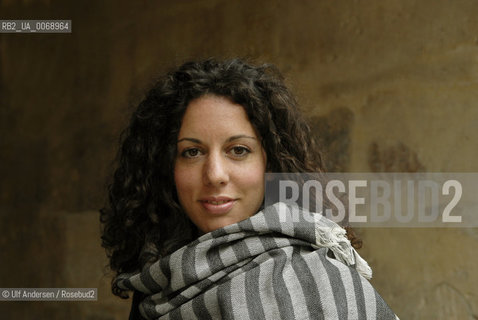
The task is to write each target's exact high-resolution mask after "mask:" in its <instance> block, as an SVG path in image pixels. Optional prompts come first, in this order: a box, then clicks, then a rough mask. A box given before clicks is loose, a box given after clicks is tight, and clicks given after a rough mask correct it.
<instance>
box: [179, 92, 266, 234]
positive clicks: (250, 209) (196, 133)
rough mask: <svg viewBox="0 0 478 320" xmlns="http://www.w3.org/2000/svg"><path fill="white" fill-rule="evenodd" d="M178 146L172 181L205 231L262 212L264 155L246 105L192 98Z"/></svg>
mask: <svg viewBox="0 0 478 320" xmlns="http://www.w3.org/2000/svg"><path fill="white" fill-rule="evenodd" d="M177 150H178V151H177V156H176V160H175V166H174V181H175V183H176V191H177V194H178V198H179V202H180V204H181V206H182V207H183V209H184V211H185V212H186V214H187V215H188V216H189V218H190V219H191V220H192V222H193V223H194V224H195V225H196V226H197V227H198V228H199V229H200V230H201V231H202V232H209V231H213V230H215V229H218V228H221V227H224V226H227V225H230V224H233V223H236V222H239V221H241V220H244V219H246V218H248V217H250V216H252V215H253V214H255V213H256V212H257V211H258V210H259V207H260V206H261V204H262V200H263V198H264V173H265V168H266V154H265V151H264V149H263V148H262V144H261V141H260V137H258V135H257V134H256V132H255V130H254V128H253V126H252V124H251V123H250V122H249V119H248V117H247V114H246V112H245V110H244V108H243V107H242V106H240V105H238V104H234V103H232V102H231V101H229V100H227V99H225V98H222V97H218V96H212V95H207V96H203V97H200V98H198V99H196V100H193V101H191V102H190V103H189V105H188V107H187V109H186V112H185V114H184V117H183V120H182V124H181V128H180V131H179V135H178V142H177Z"/></svg>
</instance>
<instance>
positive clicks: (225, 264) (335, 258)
mask: <svg viewBox="0 0 478 320" xmlns="http://www.w3.org/2000/svg"><path fill="white" fill-rule="evenodd" d="M371 275H372V274H371V269H370V267H369V266H368V265H367V263H366V262H365V260H363V259H362V258H361V257H360V256H359V255H358V254H357V252H356V251H355V250H354V249H353V248H352V246H351V245H350V242H349V241H348V240H347V238H346V235H345V230H344V229H343V228H341V227H340V226H338V225H337V224H335V223H334V222H332V221H330V220H328V219H326V218H324V217H323V216H322V215H320V214H314V213H310V212H308V211H303V210H300V209H299V208H298V207H291V206H288V205H285V204H283V203H278V204H275V205H273V206H270V207H267V208H266V209H264V210H263V211H260V212H258V213H257V214H256V215H254V216H252V217H250V218H249V219H246V220H243V221H241V222H239V223H236V224H232V225H229V226H226V227H224V228H220V229H217V230H215V231H212V232H210V233H207V234H204V235H203V236H201V237H200V238H198V239H197V240H195V241H193V242H192V243H190V244H188V245H186V246H184V247H182V248H181V249H179V250H177V251H175V252H174V253H172V254H170V255H168V256H165V257H163V258H161V259H159V260H158V261H157V262H155V263H152V264H150V265H148V266H146V267H145V268H143V270H142V271H141V272H136V273H130V274H121V275H119V276H118V277H117V279H116V281H117V285H118V286H119V287H120V288H122V289H125V290H136V291H139V292H142V293H143V294H145V296H146V298H145V299H144V300H143V301H142V302H141V303H140V307H139V309H140V312H141V313H142V315H143V316H144V317H145V318H147V319H396V316H395V315H394V313H393V312H392V311H391V310H390V308H389V307H388V305H387V304H386V303H385V302H384V300H383V299H382V298H381V297H380V296H379V295H378V293H377V292H376V291H375V290H374V288H373V287H372V286H371V284H370V283H369V282H368V281H367V280H366V279H365V278H370V277H371Z"/></svg>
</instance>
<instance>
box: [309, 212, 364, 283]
mask: <svg viewBox="0 0 478 320" xmlns="http://www.w3.org/2000/svg"><path fill="white" fill-rule="evenodd" d="M315 235H316V245H317V246H318V247H325V248H328V249H330V250H331V251H332V252H333V253H334V255H335V258H336V259H337V260H339V261H340V262H342V263H345V264H346V265H348V266H355V269H356V270H357V272H358V273H360V275H362V276H363V277H364V278H365V279H371V278H372V268H370V266H369V265H368V263H367V261H365V259H363V258H362V257H361V256H360V255H359V254H358V252H357V251H356V250H355V249H354V248H353V247H352V245H351V244H350V241H349V239H347V235H346V231H345V229H344V228H342V227H340V226H339V225H338V224H336V223H334V222H333V221H331V220H328V219H326V218H325V217H324V216H322V215H321V214H315Z"/></svg>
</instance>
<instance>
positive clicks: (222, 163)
mask: <svg viewBox="0 0 478 320" xmlns="http://www.w3.org/2000/svg"><path fill="white" fill-rule="evenodd" d="M203 179H204V184H205V185H207V186H214V187H220V186H224V185H226V184H227V183H228V182H229V172H228V168H227V159H226V157H224V156H223V155H222V154H221V153H220V152H212V153H210V154H209V155H208V157H207V160H206V162H205V164H204V172H203Z"/></svg>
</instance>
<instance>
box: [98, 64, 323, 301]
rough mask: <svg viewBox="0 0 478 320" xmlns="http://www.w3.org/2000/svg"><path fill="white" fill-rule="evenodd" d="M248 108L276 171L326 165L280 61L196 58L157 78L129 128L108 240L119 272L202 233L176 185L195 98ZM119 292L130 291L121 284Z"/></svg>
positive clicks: (113, 189)
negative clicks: (183, 130)
mask: <svg viewBox="0 0 478 320" xmlns="http://www.w3.org/2000/svg"><path fill="white" fill-rule="evenodd" d="M206 94H209V95H216V96H220V97H225V98H228V99H230V100H231V101H232V102H234V103H236V104H239V105H241V106H243V107H244V109H245V111H246V113H247V116H248V117H249V120H250V122H251V123H252V125H253V127H254V128H255V129H256V130H257V132H258V134H259V135H260V137H261V139H262V145H263V148H264V150H265V152H266V154H267V171H269V172H322V171H323V168H322V160H321V156H320V153H319V152H318V150H317V147H316V145H315V142H314V140H313V138H312V134H311V132H310V128H309V126H308V125H307V124H306V122H305V120H304V119H303V116H302V114H301V113H300V111H299V109H298V105H297V102H296V100H295V98H294V96H293V95H292V94H291V93H290V91H289V90H288V89H287V87H286V86H285V84H284V82H283V78H282V76H281V75H280V73H279V72H278V70H277V69H276V68H275V67H274V66H272V65H260V66H255V65H252V64H249V63H247V62H244V61H242V60H240V59H232V60H226V61H218V60H215V59H208V60H204V61H199V62H197V61H196V62H188V63H185V64H183V65H182V66H180V67H179V68H178V69H176V70H174V71H172V72H170V73H168V74H166V76H164V77H163V78H161V79H160V80H159V81H157V82H156V83H155V85H154V86H153V88H152V89H151V90H150V91H149V92H148V93H147V95H146V97H145V99H144V100H143V101H142V102H141V103H140V104H139V106H138V108H137V110H136V111H135V112H134V113H133V115H132V118H131V121H130V124H129V127H128V128H126V130H125V131H124V132H123V133H122V139H121V140H122V142H121V148H120V150H119V153H118V165H117V169H116V171H115V173H114V177H113V181H112V183H111V184H110V185H109V203H108V205H107V206H105V207H104V208H103V209H101V210H100V212H101V215H100V220H101V222H102V224H103V234H102V237H101V238H102V245H103V247H104V248H106V250H107V253H108V256H109V259H110V260H109V262H110V268H111V269H112V270H113V271H115V272H116V275H118V274H120V273H124V272H132V271H135V270H137V269H140V268H142V267H143V266H144V265H145V264H147V263H149V262H152V261H155V260H157V259H158V258H159V257H161V256H163V255H166V254H169V253H171V252H173V251H174V250H176V249H178V248H179V247H181V246H182V245H184V244H186V243H187V242H190V241H192V240H193V239H194V238H195V237H197V236H198V231H197V228H196V227H195V226H194V225H193V224H192V222H191V221H190V220H189V219H188V218H187V216H186V214H185V213H184V212H183V210H182V208H181V206H180V205H179V202H178V198H177V194H176V189H175V185H174V176H173V171H174V160H175V157H176V152H177V150H176V141H177V136H178V132H179V129H180V126H181V121H182V117H183V115H184V113H185V111H186V108H187V107H188V105H189V103H190V102H191V101H192V100H194V99H197V98H199V97H201V96H203V95H206ZM112 289H113V293H114V294H116V295H118V296H121V297H126V296H127V295H126V294H125V292H122V290H120V289H119V288H117V287H116V286H115V285H114V279H113V286H112Z"/></svg>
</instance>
